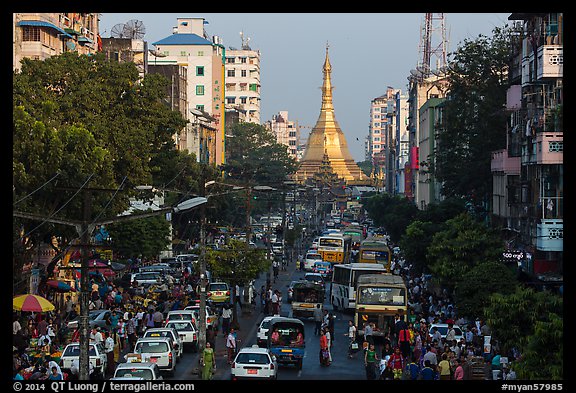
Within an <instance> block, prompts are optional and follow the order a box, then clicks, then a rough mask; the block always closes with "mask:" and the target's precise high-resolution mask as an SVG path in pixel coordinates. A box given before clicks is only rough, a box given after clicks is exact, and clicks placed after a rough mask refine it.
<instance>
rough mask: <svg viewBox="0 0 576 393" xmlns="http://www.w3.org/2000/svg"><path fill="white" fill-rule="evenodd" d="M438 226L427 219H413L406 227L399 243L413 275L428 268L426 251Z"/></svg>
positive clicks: (438, 228)
mask: <svg viewBox="0 0 576 393" xmlns="http://www.w3.org/2000/svg"><path fill="white" fill-rule="evenodd" d="M440 228H441V227H440V226H439V225H437V224H434V223H432V222H429V221H425V222H423V221H413V222H412V223H410V224H409V225H408V226H407V227H406V232H405V234H404V235H403V236H402V238H401V239H400V244H399V245H400V249H401V250H402V254H403V256H404V258H405V259H406V262H408V263H409V264H411V265H412V267H413V269H414V274H415V275H420V274H421V273H422V272H425V271H427V270H428V261H427V259H426V253H427V250H428V246H429V245H430V243H432V237H433V236H434V234H435V233H436V232H437V231H438V230H440Z"/></svg>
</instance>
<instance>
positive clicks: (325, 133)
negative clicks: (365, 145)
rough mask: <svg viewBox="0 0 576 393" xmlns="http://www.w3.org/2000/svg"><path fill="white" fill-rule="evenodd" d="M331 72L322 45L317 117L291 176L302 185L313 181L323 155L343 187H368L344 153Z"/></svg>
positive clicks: (361, 174) (361, 173)
mask: <svg viewBox="0 0 576 393" xmlns="http://www.w3.org/2000/svg"><path fill="white" fill-rule="evenodd" d="M331 71H332V66H331V65H330V60H329V59H328V45H326V60H325V61H324V68H323V72H324V83H323V85H322V107H321V109H320V116H319V117H318V121H316V125H315V126H314V128H313V129H312V131H311V132H310V136H309V137H308V143H307V144H306V151H305V152H304V157H302V160H301V161H300V168H299V169H298V171H297V172H296V173H295V174H294V180H295V181H298V182H305V181H306V180H308V179H313V178H314V174H315V173H317V172H319V171H320V169H321V166H322V162H323V160H325V157H324V155H325V154H326V155H327V158H328V161H329V162H330V166H331V167H332V170H333V172H334V173H336V174H337V175H338V177H339V178H342V179H344V181H345V182H346V183H347V184H369V183H370V178H368V177H367V176H366V175H365V174H364V172H362V170H361V169H360V167H359V166H358V165H357V164H356V162H355V161H354V159H353V158H352V155H351V154H350V152H349V151H348V144H347V143H346V137H345V136H344V133H343V132H342V130H341V129H340V126H339V125H338V122H337V121H336V118H335V116H334V106H333V105H332V82H331V81H330V73H331Z"/></svg>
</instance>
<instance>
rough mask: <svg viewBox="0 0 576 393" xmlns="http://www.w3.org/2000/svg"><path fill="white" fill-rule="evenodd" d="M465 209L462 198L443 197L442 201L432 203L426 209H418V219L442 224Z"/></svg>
mask: <svg viewBox="0 0 576 393" xmlns="http://www.w3.org/2000/svg"><path fill="white" fill-rule="evenodd" d="M465 211H466V208H465V203H464V201H463V200H462V199H460V198H455V197H451V198H446V199H443V200H442V201H440V202H436V203H430V204H428V205H427V206H426V208H425V209H423V210H418V214H416V219H417V220H420V221H430V222H433V223H435V224H440V223H444V222H445V221H447V220H449V219H451V218H454V217H456V216H457V215H458V214H460V213H464V212H465Z"/></svg>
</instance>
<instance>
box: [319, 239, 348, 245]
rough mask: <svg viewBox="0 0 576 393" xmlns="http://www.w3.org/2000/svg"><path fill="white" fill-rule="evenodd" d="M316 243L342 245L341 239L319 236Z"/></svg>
mask: <svg viewBox="0 0 576 393" xmlns="http://www.w3.org/2000/svg"><path fill="white" fill-rule="evenodd" d="M318 245H319V246H320V247H342V239H335V238H329V237H321V238H320V242H319V243H318Z"/></svg>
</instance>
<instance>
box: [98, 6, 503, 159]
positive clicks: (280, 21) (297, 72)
mask: <svg viewBox="0 0 576 393" xmlns="http://www.w3.org/2000/svg"><path fill="white" fill-rule="evenodd" d="M424 15H425V14H424V13H249V14H248V13H247V14H242V13H198V14H190V13H182V14H179V13H103V14H101V19H100V35H101V36H102V37H110V31H111V29H112V27H113V26H114V25H116V24H118V23H126V22H128V21H129V20H131V19H136V20H140V21H142V22H143V23H144V26H145V28H146V34H145V35H144V39H145V40H146V41H148V43H149V46H150V47H151V48H153V45H152V44H153V43H154V42H156V41H159V40H161V39H163V38H165V37H167V36H169V35H171V34H172V27H174V26H176V18H178V17H202V18H204V19H205V20H206V21H208V24H206V25H204V27H205V30H206V32H207V33H208V34H209V35H210V36H213V35H217V36H220V37H221V39H222V43H223V45H224V46H225V47H226V48H227V49H228V47H235V48H240V47H241V36H240V32H243V34H244V38H245V39H246V38H250V41H249V43H248V44H249V45H250V47H251V48H252V49H253V50H259V51H260V61H261V64H260V83H261V85H262V88H261V98H262V101H261V108H260V109H261V116H260V121H261V123H264V122H265V121H267V120H270V119H271V118H272V116H273V115H274V114H277V113H278V112H279V111H288V118H289V120H292V121H298V123H299V124H300V125H301V126H311V127H312V126H314V125H315V123H316V120H317V119H318V115H319V114H320V106H321V87H322V78H323V74H322V66H323V64H324V57H325V53H326V52H325V51H326V43H327V42H328V44H329V46H330V47H329V56H330V63H331V64H332V84H333V86H334V90H333V96H334V110H335V115H336V120H337V121H338V124H339V125H340V128H342V131H343V132H344V135H345V136H346V140H347V142H348V147H349V149H350V153H351V154H352V156H353V157H354V159H355V160H356V161H364V139H365V138H366V136H367V135H368V124H369V113H370V102H371V100H372V99H374V98H376V97H379V96H381V95H382V94H384V93H385V92H386V88H387V87H388V86H391V87H393V88H395V89H401V90H402V91H403V92H406V88H407V84H408V80H407V77H408V76H409V75H410V70H411V69H414V68H415V67H416V65H417V63H418V62H419V61H420V58H421V54H420V37H421V28H422V25H423V21H424ZM434 15H435V16H436V15H438V14H434ZM509 15H510V13H462V14H458V13H446V14H444V18H445V25H446V38H447V40H448V52H451V51H454V50H456V49H457V47H458V46H459V44H460V43H461V42H462V41H463V40H464V39H470V40H474V39H476V38H477V37H478V35H479V34H483V35H487V36H491V35H492V30H493V29H494V28H495V27H502V26H504V25H506V24H507V23H508V19H507V18H508V16H509ZM434 25H435V26H437V25H439V23H438V21H435V22H434ZM432 38H433V41H432V46H433V48H436V47H438V44H439V41H438V40H439V39H440V32H439V30H435V31H434V32H433V36H432ZM432 68H435V66H434V64H433V65H432ZM302 131H304V133H305V135H307V134H308V131H309V129H303V130H302ZM356 138H358V140H357V139H356ZM303 142H305V140H303Z"/></svg>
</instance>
